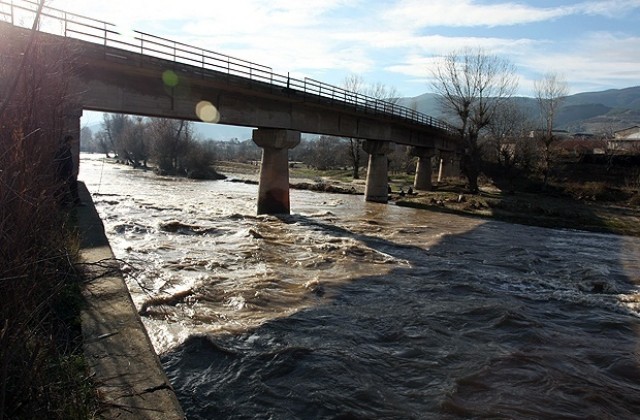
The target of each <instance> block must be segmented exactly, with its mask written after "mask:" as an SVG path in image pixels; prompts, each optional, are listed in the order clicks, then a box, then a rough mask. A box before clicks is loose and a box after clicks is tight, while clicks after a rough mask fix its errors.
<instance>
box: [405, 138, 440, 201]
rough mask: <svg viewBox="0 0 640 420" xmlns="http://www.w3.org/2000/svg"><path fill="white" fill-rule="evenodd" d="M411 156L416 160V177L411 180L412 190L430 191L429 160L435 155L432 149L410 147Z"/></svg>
mask: <svg viewBox="0 0 640 420" xmlns="http://www.w3.org/2000/svg"><path fill="white" fill-rule="evenodd" d="M410 152H411V155H412V156H416V157H417V158H418V164H417V166H416V176H415V178H414V180H413V189H414V190H416V191H431V190H432V188H433V186H432V185H431V158H432V157H433V156H434V155H435V154H436V149H435V148H433V147H412V148H411V151H410Z"/></svg>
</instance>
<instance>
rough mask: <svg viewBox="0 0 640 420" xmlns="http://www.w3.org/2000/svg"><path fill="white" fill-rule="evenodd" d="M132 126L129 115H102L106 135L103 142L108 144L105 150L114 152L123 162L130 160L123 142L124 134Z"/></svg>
mask: <svg viewBox="0 0 640 420" xmlns="http://www.w3.org/2000/svg"><path fill="white" fill-rule="evenodd" d="M130 124H131V119H130V118H129V116H128V115H124V114H102V130H103V131H104V133H105V135H104V136H103V137H102V140H103V141H105V142H106V143H107V144H106V147H105V149H107V150H112V151H113V152H115V153H116V155H118V158H120V159H122V160H129V156H127V151H126V149H125V147H124V144H123V142H124V133H125V131H126V129H127V126H129V125H130Z"/></svg>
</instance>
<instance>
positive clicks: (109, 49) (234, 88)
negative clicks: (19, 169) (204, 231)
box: [0, 0, 458, 214]
mask: <svg viewBox="0 0 640 420" xmlns="http://www.w3.org/2000/svg"><path fill="white" fill-rule="evenodd" d="M34 10H35V6H34V5H33V3H30V2H22V3H21V2H14V3H8V2H7V1H5V0H0V34H1V35H2V42H1V43H0V57H2V60H3V62H5V63H8V65H9V68H15V69H17V68H18V63H19V62H20V59H21V57H22V56H21V54H23V53H24V51H26V48H27V44H28V40H29V35H30V31H29V30H28V29H26V28H23V27H21V26H19V25H16V24H14V23H15V22H16V21H19V20H20V18H21V19H22V21H27V22H32V21H33V17H34V16H35V13H33V11H34ZM29 13H31V19H28V18H25V14H26V16H27V17H28V16H29ZM40 27H41V31H40V32H38V34H37V35H38V36H37V38H36V40H37V41H36V42H37V43H38V45H41V46H44V47H45V48H43V49H42V50H41V52H40V55H41V57H42V58H43V59H44V60H45V61H46V60H52V61H56V60H64V63H65V68H66V70H65V72H66V75H65V82H66V84H67V93H66V95H65V96H64V98H60V99H61V100H63V106H64V108H65V115H66V121H65V123H64V125H65V131H66V133H67V134H71V135H73V137H74V138H76V139H77V138H78V137H79V130H80V117H81V116H82V111H83V110H93V111H102V112H113V113H125V114H135V115H142V116H148V117H164V118H175V119H182V120H190V121H204V122H210V123H218V124H230V125H238V126H247V127H257V129H255V130H254V131H253V140H254V142H255V143H256V144H257V145H258V146H260V147H262V148H263V157H262V166H261V175H260V186H259V193H258V194H259V197H258V213H259V214H260V213H289V211H290V206H289V175H288V149H290V148H293V147H295V146H296V145H297V144H298V143H299V141H300V133H301V132H304V133H316V134H325V135H331V136H338V137H351V138H358V139H364V140H365V142H364V149H365V150H366V151H367V153H369V164H368V171H367V182H366V188H365V199H366V200H368V201H376V202H386V201H387V186H388V184H387V179H388V178H387V162H388V161H387V157H386V154H387V153H388V152H389V151H390V150H392V148H393V144H394V143H395V144H402V145H408V146H412V151H413V153H414V155H415V156H418V158H419V159H418V168H417V171H416V179H415V183H414V188H415V189H417V190H428V189H430V188H431V157H433V156H434V155H436V154H438V155H439V156H441V157H444V158H446V159H445V160H446V161H449V162H450V161H451V156H453V155H454V153H455V152H456V150H457V147H458V146H457V145H458V143H457V141H456V138H455V130H454V129H453V128H452V127H450V126H449V125H447V124H446V123H444V122H442V121H439V120H437V119H434V118H432V117H429V116H427V115H424V114H421V113H418V112H416V111H414V110H411V109H409V108H406V107H402V106H398V105H396V104H393V103H389V102H385V101H382V100H379V99H375V98H371V97H367V96H365V95H361V94H358V93H354V92H349V91H346V90H344V89H341V88H338V87H335V86H332V85H328V84H324V83H322V82H318V81H316V80H313V79H309V78H305V79H303V80H301V79H294V78H290V77H288V76H283V75H278V74H275V73H273V72H271V69H270V68H268V67H265V66H261V65H259V64H255V63H251V62H248V61H245V60H240V59H237V58H233V57H230V56H226V55H222V54H219V53H216V52H213V51H209V50H204V49H201V48H197V47H193V46H189V45H186V44H182V43H179V42H175V41H171V40H167V39H165V38H160V37H156V36H153V35H150V34H145V33H142V32H137V31H134V32H132V33H129V34H125V35H123V34H122V31H119V30H118V28H117V27H115V26H114V25H112V24H109V23H107V22H103V21H99V20H95V19H92V18H87V17H83V16H79V15H75V14H71V13H67V12H64V11H61V10H58V9H53V8H48V7H45V9H44V13H43V16H42V19H41V24H40ZM52 28H53V29H52ZM56 32H57V33H56ZM8 79H9V78H5V80H8ZM6 88H7V87H6V86H3V85H2V82H1V81H0V92H2V91H6ZM3 96H4V95H3ZM57 101H58V98H55V99H53V98H52V102H56V103H55V104H53V103H52V105H56V106H57V105H60V104H59V103H57ZM76 153H79V144H78V143H77V144H76Z"/></svg>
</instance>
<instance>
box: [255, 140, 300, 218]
mask: <svg viewBox="0 0 640 420" xmlns="http://www.w3.org/2000/svg"><path fill="white" fill-rule="evenodd" d="M253 142H254V143H255V144H257V145H258V146H260V147H261V148H262V165H261V167H260V185H259V186H258V214H289V212H290V211H291V207H290V204H289V149H292V148H294V147H296V146H297V145H298V144H299V143H300V132H299V131H292V130H280V129H272V128H259V129H256V130H253Z"/></svg>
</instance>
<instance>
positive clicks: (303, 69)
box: [48, 0, 640, 96]
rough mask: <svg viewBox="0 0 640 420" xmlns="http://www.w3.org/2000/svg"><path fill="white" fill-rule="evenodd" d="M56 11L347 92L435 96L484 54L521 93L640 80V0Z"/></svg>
mask: <svg viewBox="0 0 640 420" xmlns="http://www.w3.org/2000/svg"><path fill="white" fill-rule="evenodd" d="M48 5H50V6H52V7H57V8H61V9H65V10H68V11H72V12H76V13H79V14H82V15H85V16H90V17H95V18H98V19H102V20H105V21H108V22H112V23H115V24H117V25H119V26H120V27H122V28H128V29H137V30H140V31H144V32H149V33H152V34H154V35H159V36H164V37H167V38H170V39H175V40H178V41H182V42H187V43H190V44H193V45H196V46H198V47H202V48H206V49H210V50H215V51H218V52H221V53H225V54H228V55H232V56H236V57H239V58H243V59H246V60H249V61H253V62H257V63H260V64H264V65H267V66H270V67H272V68H273V71H274V72H276V73H280V74H287V72H290V73H291V75H292V76H296V77H305V76H306V77H312V78H315V79H318V80H321V81H323V82H326V83H331V84H335V85H341V84H342V83H343V81H344V79H345V78H346V77H347V76H348V75H350V74H358V75H360V76H361V77H362V78H363V79H364V80H365V81H366V82H367V83H372V84H373V83H383V84H385V85H387V86H389V87H393V88H395V89H396V90H397V91H398V93H399V94H400V95H401V96H417V95H420V94H423V93H426V92H429V91H431V86H430V76H431V71H432V69H433V68H434V66H437V64H438V62H439V60H440V59H441V57H442V56H443V55H445V54H447V53H450V52H452V51H454V50H460V49H462V48H466V47H470V48H478V47H480V48H483V49H484V50H485V51H486V52H487V53H490V54H495V55H498V56H501V57H504V58H507V59H509V60H510V61H511V62H513V64H515V66H516V68H517V70H518V74H519V78H520V88H519V91H518V94H520V95H524V96H531V95H532V94H533V92H532V91H533V82H534V80H537V79H540V78H542V77H543V75H544V73H545V72H557V73H558V74H559V75H561V76H563V77H564V78H565V79H566V81H567V82H568V84H569V89H570V93H579V92H585V91H600V90H606V89H616V88H623V87H629V86H637V85H640V0H606V1H604V0H586V1H569V0H566V1H531V0H528V1H500V0H387V1H383V0H225V1H222V0H205V1H201V0H180V1H177V0H101V1H96V0H94V1H91V0H49V2H48Z"/></svg>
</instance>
